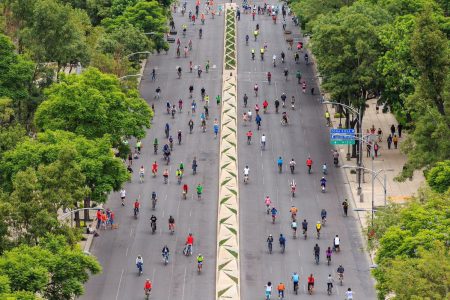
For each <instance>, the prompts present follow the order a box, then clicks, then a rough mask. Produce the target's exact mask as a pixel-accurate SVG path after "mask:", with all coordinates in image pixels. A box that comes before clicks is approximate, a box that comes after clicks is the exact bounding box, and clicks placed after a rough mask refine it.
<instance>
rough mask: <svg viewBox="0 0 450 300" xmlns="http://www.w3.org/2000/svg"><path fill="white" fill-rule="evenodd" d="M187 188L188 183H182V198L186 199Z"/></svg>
mask: <svg viewBox="0 0 450 300" xmlns="http://www.w3.org/2000/svg"><path fill="white" fill-rule="evenodd" d="M188 189H189V187H188V185H187V184H186V183H185V184H184V185H183V198H184V199H186V196H187V193H188Z"/></svg>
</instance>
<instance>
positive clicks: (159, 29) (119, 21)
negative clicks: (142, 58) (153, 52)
mask: <svg viewBox="0 0 450 300" xmlns="http://www.w3.org/2000/svg"><path fill="white" fill-rule="evenodd" d="M123 24H131V25H132V26H134V27H136V28H138V29H140V30H141V31H143V32H144V33H150V32H151V34H149V39H150V40H151V41H153V43H154V44H155V45H156V46H158V47H156V49H160V48H161V47H162V46H161V45H163V46H164V44H165V42H164V43H161V40H163V39H164V34H165V33H166V32H167V31H168V28H167V26H166V24H167V17H166V11H165V8H164V7H163V6H162V5H161V4H160V3H158V2H157V1H155V0H152V1H138V2H137V3H136V4H135V5H134V6H129V7H127V8H126V10H125V12H124V13H123V14H122V15H120V16H118V17H115V18H106V19H104V20H103V21H102V25H103V26H105V28H107V29H108V30H112V29H114V28H117V27H121V26H123ZM149 50H150V49H149Z"/></svg>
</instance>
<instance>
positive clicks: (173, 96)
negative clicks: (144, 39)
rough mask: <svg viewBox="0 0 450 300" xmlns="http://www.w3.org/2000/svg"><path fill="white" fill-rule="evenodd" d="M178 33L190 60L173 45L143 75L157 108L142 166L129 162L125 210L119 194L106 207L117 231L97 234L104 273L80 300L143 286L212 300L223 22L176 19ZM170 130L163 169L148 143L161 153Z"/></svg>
mask: <svg viewBox="0 0 450 300" xmlns="http://www.w3.org/2000/svg"><path fill="white" fill-rule="evenodd" d="M194 5H195V4H194V2H193V1H190V2H189V3H188V11H189V9H191V10H193V11H195V10H194V8H195V7H194ZM174 21H175V24H176V26H177V28H178V29H179V32H178V37H179V38H180V40H181V50H182V51H181V52H182V56H183V48H184V46H185V45H187V44H188V41H189V40H190V39H191V40H192V42H193V51H192V53H190V54H189V56H188V57H187V58H184V57H181V58H176V45H174V44H172V45H171V48H170V51H169V53H168V54H167V55H165V54H159V55H154V56H151V57H150V59H149V62H148V63H147V66H146V68H145V71H144V76H143V79H142V82H141V87H140V91H141V95H142V97H143V98H144V99H146V100H147V101H148V103H149V104H150V105H154V106H155V117H154V119H153V125H152V128H151V129H150V130H149V131H148V134H147V137H146V138H145V139H144V140H143V141H142V142H143V153H142V155H141V157H140V158H139V160H137V161H134V162H133V169H134V171H135V172H134V174H133V179H132V181H131V182H130V183H128V184H126V186H125V189H126V191H127V205H126V206H125V207H121V205H120V199H119V195H118V194H113V195H111V197H110V199H109V201H108V203H107V205H106V207H110V208H111V209H112V210H113V211H114V212H115V213H116V223H118V224H119V228H118V229H117V230H113V231H110V230H108V231H101V232H100V237H98V238H96V239H95V241H94V244H93V247H92V249H91V252H92V253H93V254H94V255H95V256H97V257H98V259H99V261H100V263H101V264H102V266H103V273H102V274H101V275H99V276H95V277H93V278H92V279H91V280H90V281H89V282H88V283H87V284H86V295H85V296H84V297H82V299H116V300H117V299H139V298H141V297H143V294H144V290H143V286H144V281H145V279H146V278H150V279H151V280H152V282H153V285H154V288H153V291H152V296H151V297H152V299H182V300H189V299H205V300H206V299H212V298H213V297H214V296H213V295H214V291H215V289H214V288H215V258H216V219H217V202H216V201H217V200H216V198H217V193H218V191H217V188H218V187H217V181H218V161H217V157H218V154H217V153H218V140H217V139H214V134H213V130H212V129H213V128H212V126H213V120H214V118H218V117H219V108H218V107H217V105H216V103H215V100H214V99H215V96H216V95H217V94H220V91H221V84H222V80H221V67H220V66H221V62H222V55H223V54H222V53H223V51H222V49H223V16H221V17H219V16H216V17H215V19H214V20H212V19H211V17H210V16H207V19H206V24H205V25H200V24H199V23H200V22H197V24H196V25H192V24H191V23H190V22H188V20H187V13H186V16H185V17H182V16H181V14H180V13H177V14H176V15H175V16H174ZM182 24H186V25H187V26H188V30H187V35H186V37H183V36H182V32H181V30H180V28H181V26H182ZM199 28H203V38H202V39H199V37H198V30H199ZM207 60H210V65H211V69H210V71H209V73H206V72H205V63H206V61H207ZM190 61H192V62H193V64H194V65H198V64H201V65H202V69H203V70H204V71H203V74H202V76H201V78H198V76H197V75H196V73H195V70H194V73H189V62H190ZM177 66H181V68H182V69H183V74H182V78H181V79H178V76H177V74H176V68H177ZM153 68H155V69H156V73H157V79H156V81H155V82H153V81H152V80H151V71H152V69H153ZM191 84H193V85H194V97H193V99H189V98H188V87H189V85H191ZM158 86H159V87H160V88H161V90H162V92H161V98H160V99H159V100H158V99H154V95H155V90H156V88H157V87H158ZM201 87H205V89H206V93H207V94H209V96H210V99H211V101H210V105H209V106H210V109H209V113H210V119H209V121H208V122H207V131H206V133H203V132H202V131H201V128H200V111H203V105H204V102H202V101H201V97H200V89H201ZM179 99H182V100H183V106H184V109H183V112H182V113H178V112H177V113H176V116H175V118H174V119H172V118H171V117H170V116H169V115H167V113H166V101H169V102H170V103H173V104H176V105H177V107H178V100H179ZM192 100H195V101H196V102H197V113H196V114H191V113H190V103H191V102H192ZM191 118H192V120H193V121H194V124H195V125H194V131H193V133H192V134H189V131H188V121H189V120H190V119H191ZM166 123H169V125H170V128H171V129H170V132H171V135H172V136H173V138H174V144H175V145H174V151H173V152H172V159H171V162H170V164H169V165H168V166H166V165H165V162H164V161H163V159H162V152H161V150H160V151H159V153H158V155H154V154H153V140H154V138H155V137H156V138H158V140H159V144H160V148H161V147H162V145H163V144H164V143H165V141H166V138H165V134H164V127H165V124H166ZM178 130H181V131H182V144H181V145H178V144H177V131H178ZM194 157H197V162H198V174H197V175H192V169H191V165H192V160H193V158H194ZM153 161H157V162H158V164H159V170H158V171H159V174H158V176H157V177H156V178H152V177H151V165H152V163H153ZM180 162H183V163H184V165H185V176H184V178H183V183H184V182H186V183H187V184H188V185H189V194H188V199H187V200H182V197H181V195H182V194H181V191H182V188H181V186H180V185H178V184H177V181H176V178H175V171H176V168H177V167H178V165H179V163H180ZM140 165H144V166H145V168H146V178H145V182H144V183H143V184H140V183H139V179H138V170H139V166H140ZM165 168H168V170H169V183H168V184H167V185H166V184H163V178H162V172H163V171H164V169H165ZM198 183H201V184H202V185H203V187H204V190H203V197H202V199H201V200H198V199H197V196H196V194H195V187H196V185H197V184H198ZM152 191H156V192H157V194H158V199H159V200H158V203H157V206H156V210H155V211H152V210H151V201H150V197H151V193H152ZM136 197H140V199H141V205H142V206H141V213H140V216H139V218H138V220H135V219H134V217H133V212H132V203H133V201H134V199H135V198H136ZM152 214H154V215H155V216H156V217H157V218H158V221H157V227H158V228H157V233H156V234H154V235H152V234H151V230H150V221H149V219H150V216H151V215H152ZM169 215H172V216H174V218H175V221H176V232H175V234H174V235H170V233H169V231H168V218H169ZM190 232H192V233H193V235H194V237H195V243H194V255H193V256H192V257H185V256H184V255H183V254H182V249H183V246H184V242H185V239H186V236H187V235H188V233H190ZM164 245H167V246H168V247H169V249H170V252H171V255H170V262H169V264H168V265H167V266H164V264H163V261H162V256H161V250H162V248H163V246H164ZM199 253H202V254H203V256H204V257H205V264H204V269H203V272H202V274H200V275H199V274H197V268H196V267H197V264H196V256H197V254H199ZM137 255H142V256H143V259H144V274H143V275H142V276H141V277H139V276H138V274H137V268H136V266H135V260H136V257H137Z"/></svg>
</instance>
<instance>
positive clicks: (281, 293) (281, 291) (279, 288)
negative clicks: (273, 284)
mask: <svg viewBox="0 0 450 300" xmlns="http://www.w3.org/2000/svg"><path fill="white" fill-rule="evenodd" d="M285 289H286V287H285V286H284V283H282V282H280V284H278V286H277V291H278V298H279V299H284V290H285Z"/></svg>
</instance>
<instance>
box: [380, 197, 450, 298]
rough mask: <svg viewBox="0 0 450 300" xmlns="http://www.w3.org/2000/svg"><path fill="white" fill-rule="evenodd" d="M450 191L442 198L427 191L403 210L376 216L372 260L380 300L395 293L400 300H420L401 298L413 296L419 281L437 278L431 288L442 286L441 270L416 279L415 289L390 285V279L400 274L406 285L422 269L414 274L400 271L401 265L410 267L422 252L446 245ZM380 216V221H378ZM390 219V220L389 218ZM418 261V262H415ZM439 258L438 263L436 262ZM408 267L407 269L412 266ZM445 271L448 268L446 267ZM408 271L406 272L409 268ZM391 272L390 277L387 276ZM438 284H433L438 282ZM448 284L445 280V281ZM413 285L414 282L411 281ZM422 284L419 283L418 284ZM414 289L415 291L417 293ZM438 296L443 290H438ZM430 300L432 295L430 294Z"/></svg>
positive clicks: (449, 228)
mask: <svg viewBox="0 0 450 300" xmlns="http://www.w3.org/2000/svg"><path fill="white" fill-rule="evenodd" d="M449 199H450V191H447V192H446V193H445V194H438V193H435V192H432V191H431V190H430V189H427V190H422V191H420V193H419V195H418V197H417V198H416V199H413V201H412V202H411V203H408V204H407V205H404V206H401V207H399V206H397V209H394V210H386V211H384V212H382V213H381V215H379V214H378V213H377V214H376V215H375V220H374V224H375V226H374V228H376V229H378V228H379V229H381V230H380V231H379V232H376V233H377V234H376V235H375V238H376V239H377V240H378V246H379V247H378V248H377V252H376V253H377V256H376V258H375V261H376V263H377V264H378V268H377V269H375V270H374V271H373V274H374V276H375V278H376V280H377V286H376V287H377V290H378V292H379V299H384V297H385V295H387V294H388V293H390V292H392V291H394V292H395V293H396V294H397V292H399V293H400V294H397V296H398V298H399V299H422V298H420V297H419V296H420V294H418V297H419V298H417V297H416V298H414V297H412V298H411V297H401V296H400V295H405V293H412V294H411V295H414V294H415V293H416V292H417V291H420V292H423V291H426V289H425V290H421V289H422V287H423V286H426V285H427V284H428V283H427V284H424V283H423V282H422V281H423V279H420V278H424V277H426V278H438V279H437V280H432V281H431V282H430V284H432V285H435V284H436V285H442V284H444V283H443V281H442V277H440V275H439V274H440V272H441V270H439V269H436V270H435V271H436V272H434V271H433V268H431V267H430V268H429V270H428V271H427V272H426V273H424V274H422V275H421V276H419V277H417V280H419V282H418V285H417V286H411V285H407V286H405V287H403V288H401V287H400V285H399V284H400V282H395V283H394V282H393V281H395V280H392V278H393V277H392V276H396V275H399V274H400V272H401V273H402V274H403V276H405V275H408V276H406V277H405V278H404V279H402V280H401V282H406V281H404V280H407V278H409V275H410V274H416V272H418V271H419V270H421V268H416V271H414V272H413V273H410V272H408V271H407V270H406V269H404V268H403V269H402V267H403V266H404V265H403V264H402V263H401V261H406V262H410V263H411V264H412V266H414V265H417V262H419V260H420V259H421V258H422V253H424V252H423V251H431V252H433V251H435V247H436V243H447V241H448V237H447V235H448V234H447V233H448V232H449V231H450V224H449V223H448V211H449V209H450V201H449ZM380 216H381V219H380V218H379V217H380ZM390 217H391V218H390ZM383 224H384V225H383ZM418 259H419V260H418ZM439 259H441V258H438V259H437V261H439ZM411 264H410V265H411ZM446 268H448V264H447V266H446ZM408 269H409V268H408ZM390 271H392V273H389V272H390ZM439 280H441V281H440V282H436V281H439ZM447 280H448V279H447ZM411 282H415V281H411ZM421 282H422V283H421ZM416 287H417V289H416ZM436 291H437V292H438V293H441V291H442V288H437V290H436ZM429 295H430V297H431V296H432V294H429ZM441 295H442V294H441ZM444 298H445V297H434V298H433V297H432V298H430V299H444Z"/></svg>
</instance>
